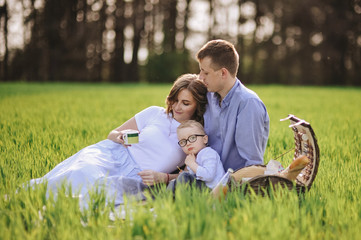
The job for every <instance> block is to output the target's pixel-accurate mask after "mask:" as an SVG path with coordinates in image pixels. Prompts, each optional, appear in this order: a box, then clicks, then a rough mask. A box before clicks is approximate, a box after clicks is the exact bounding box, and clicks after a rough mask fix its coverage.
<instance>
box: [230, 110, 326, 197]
mask: <svg viewBox="0 0 361 240" xmlns="http://www.w3.org/2000/svg"><path fill="white" fill-rule="evenodd" d="M284 120H290V121H291V125H290V126H289V127H291V128H292V130H293V133H294V139H295V152H294V159H296V158H297V157H298V156H300V155H305V156H306V157H308V159H309V160H310V163H309V164H308V165H307V166H306V167H305V168H304V169H303V170H302V171H301V172H300V174H299V175H298V176H297V178H296V181H295V182H293V181H290V180H288V179H286V178H283V177H281V176H276V175H258V176H255V177H253V178H251V179H250V180H249V181H247V182H244V183H242V182H240V181H236V180H234V179H233V181H231V182H230V184H231V189H232V188H234V187H235V186H236V187H237V188H238V187H241V189H242V190H243V191H244V192H245V193H249V192H252V191H254V192H255V193H256V194H260V195H265V194H268V193H269V191H270V189H276V188H278V187H283V188H288V189H290V190H291V189H295V190H296V191H297V192H298V193H304V192H305V191H306V190H309V189H310V188H311V186H312V183H313V181H314V180H315V177H316V175H317V170H318V165H319V161H320V152H319V148H318V144H317V139H316V136H315V133H314V131H313V129H312V127H311V125H310V124H309V123H308V122H306V121H305V120H302V119H299V118H297V117H295V116H294V115H288V117H287V118H285V119H281V121H284ZM294 159H293V160H294ZM264 167H265V166H264ZM245 169H247V167H246V168H243V171H244V170H245ZM236 172H237V171H236ZM236 172H235V173H236Z"/></svg>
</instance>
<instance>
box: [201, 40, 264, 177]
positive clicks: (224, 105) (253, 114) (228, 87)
mask: <svg viewBox="0 0 361 240" xmlns="http://www.w3.org/2000/svg"><path fill="white" fill-rule="evenodd" d="M197 59H198V62H199V67H200V73H199V77H200V79H202V80H203V81H204V83H205V84H206V86H207V89H208V95H207V97H208V105H207V110H206V112H205V114H204V129H205V131H206V133H207V135H208V136H209V142H208V143H209V146H210V147H211V148H213V149H214V150H216V151H217V152H218V154H219V155H220V157H221V161H222V163H223V167H224V170H225V171H227V169H228V168H232V169H233V170H237V169H240V168H243V167H246V166H249V165H254V164H263V155H264V151H265V148H266V144H267V140H268V134H269V117H268V113H267V110H266V107H265V105H264V104H263V102H262V101H261V99H260V98H259V97H258V96H257V94H256V93H255V92H253V91H251V90H250V89H248V88H246V87H245V86H244V85H243V84H242V83H241V82H240V81H239V80H238V79H237V77H236V74H237V71H238V66H239V56H238V53H237V51H236V49H235V47H234V46H233V44H231V43H229V42H227V41H225V40H212V41H209V42H208V43H206V44H205V45H204V46H203V47H202V48H201V49H200V50H199V51H198V53H197Z"/></svg>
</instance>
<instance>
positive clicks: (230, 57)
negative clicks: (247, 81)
mask: <svg viewBox="0 0 361 240" xmlns="http://www.w3.org/2000/svg"><path fill="white" fill-rule="evenodd" d="M196 57H197V59H198V60H202V59H204V58H206V57H210V58H211V60H212V65H213V66H211V67H212V68H213V69H214V70H219V69H221V68H223V67H224V68H226V69H227V70H228V71H229V73H230V74H231V75H232V76H233V77H236V75H237V71H238V66H239V56H238V53H237V50H236V48H235V47H234V45H233V44H232V43H230V42H228V41H226V40H222V39H217V40H211V41H209V42H207V43H206V44H205V45H204V46H203V47H202V48H201V49H200V50H199V51H198V53H197V55H196Z"/></svg>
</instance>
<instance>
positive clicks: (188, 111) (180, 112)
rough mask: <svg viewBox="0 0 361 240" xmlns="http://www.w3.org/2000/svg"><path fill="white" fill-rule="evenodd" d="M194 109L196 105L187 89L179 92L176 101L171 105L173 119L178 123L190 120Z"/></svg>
mask: <svg viewBox="0 0 361 240" xmlns="http://www.w3.org/2000/svg"><path fill="white" fill-rule="evenodd" d="M196 108H197V103H196V100H194V98H193V95H192V94H191V92H190V91H189V90H187V89H183V90H181V91H180V92H179V94H178V96H177V98H176V101H175V102H174V103H173V105H172V109H173V117H174V119H175V120H177V121H178V122H180V123H182V122H184V121H187V120H190V119H191V118H192V116H193V115H194V113H195V111H196Z"/></svg>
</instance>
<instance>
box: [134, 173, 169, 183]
mask: <svg viewBox="0 0 361 240" xmlns="http://www.w3.org/2000/svg"><path fill="white" fill-rule="evenodd" d="M138 175H139V176H140V177H141V178H142V180H143V183H144V184H145V185H148V186H152V185H154V184H157V183H166V182H167V180H168V174H167V173H162V172H156V171H153V170H143V171H140V172H139V173H138Z"/></svg>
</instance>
